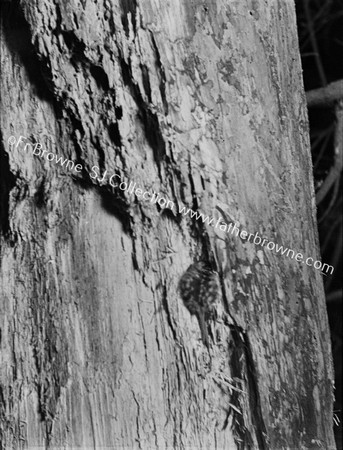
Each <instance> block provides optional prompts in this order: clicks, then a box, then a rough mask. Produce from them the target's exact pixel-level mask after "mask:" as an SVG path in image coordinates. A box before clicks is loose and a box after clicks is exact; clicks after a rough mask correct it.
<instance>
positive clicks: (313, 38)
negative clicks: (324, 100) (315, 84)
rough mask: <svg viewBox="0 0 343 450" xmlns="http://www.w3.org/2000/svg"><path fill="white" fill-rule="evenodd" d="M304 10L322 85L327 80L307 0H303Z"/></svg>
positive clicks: (324, 84)
mask: <svg viewBox="0 0 343 450" xmlns="http://www.w3.org/2000/svg"><path fill="white" fill-rule="evenodd" d="M304 11H305V17H306V21H307V24H308V31H309V34H310V40H311V44H312V48H313V50H314V52H315V55H314V58H315V60H316V65H317V69H318V73H319V78H320V80H321V83H322V85H323V86H326V85H327V80H326V76H325V72H324V69H323V64H322V60H321V57H320V54H319V48H318V44H317V39H316V33H315V31H314V27H313V20H312V16H311V11H310V7H309V0H304Z"/></svg>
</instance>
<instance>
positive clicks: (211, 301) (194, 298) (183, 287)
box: [178, 261, 222, 348]
mask: <svg viewBox="0 0 343 450" xmlns="http://www.w3.org/2000/svg"><path fill="white" fill-rule="evenodd" d="M178 289H179V293H180V296H181V298H182V300H183V303H184V305H185V306H186V308H187V309H188V311H189V312H190V313H191V314H192V315H194V316H195V317H196V318H197V320H198V323H199V327H200V331H201V337H202V341H203V343H204V344H205V345H206V347H207V348H209V336H208V328H207V322H208V321H209V320H216V318H217V308H218V306H219V305H221V304H222V300H221V297H222V290H221V285H220V280H219V275H218V273H217V272H215V271H213V270H212V269H211V268H210V266H209V264H208V263H206V262H203V261H199V262H195V263H193V264H191V265H190V266H189V267H188V269H187V270H186V272H185V273H184V274H183V275H182V277H181V278H180V281H179V285H178Z"/></svg>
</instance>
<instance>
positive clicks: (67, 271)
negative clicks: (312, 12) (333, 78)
mask: <svg viewBox="0 0 343 450" xmlns="http://www.w3.org/2000/svg"><path fill="white" fill-rule="evenodd" d="M2 12H3V13H4V14H3V21H2V27H1V65H2V86H1V89H2V100H1V101H2V105H1V108H2V117H1V133H2V135H1V229H2V234H1V275H0V277H1V278H0V280H1V290H0V293H1V375H0V384H1V437H2V445H3V448H6V449H7V448H34V447H36V446H43V445H44V446H46V448H53V447H55V448H71V447H77V448H87V447H89V448H102V447H107V448H128V449H134V448H141V449H153V448H156V449H164V448H174V449H183V448H186V447H188V448H190V447H191V448H196V449H201V448H204V449H205V448H206V449H224V448H225V449H236V448H242V449H248V448H261V449H272V450H276V449H286V448H289V449H305V448H306V449H315V448H325V449H333V448H335V446H334V440H333V434H332V425H333V419H332V380H333V374H332V366H331V356H330V343H329V332H328V324H327V317H326V310H325V303H324V294H323V287H322V279H321V274H320V272H319V271H316V270H315V269H314V268H313V267H308V266H307V265H306V264H302V263H301V262H297V261H295V260H292V259H290V258H287V257H286V256H282V255H279V254H276V253H275V252H273V251H270V250H268V249H266V248H265V247H261V246H256V245H254V244H253V243H249V242H246V240H244V239H239V238H237V237H236V236H235V235H231V234H228V233H226V232H225V231H222V230H220V228H219V226H218V227H217V228H216V229H215V228H214V227H211V226H208V224H204V223H203V222H202V220H201V219H200V220H196V218H195V217H193V218H191V216H190V215H186V216H185V215H183V214H182V213H180V212H179V209H180V208H182V207H183V206H186V207H187V208H188V207H190V208H192V209H193V210H195V211H198V212H202V213H204V214H205V215H208V216H213V217H215V218H216V219H217V218H218V217H220V213H221V212H223V213H224V214H223V215H224V216H225V217H223V219H224V220H225V221H230V220H235V221H237V222H239V227H241V228H242V229H243V228H244V229H245V230H248V231H249V232H251V233H256V232H258V233H259V234H260V235H261V236H263V237H266V238H268V239H269V240H272V241H274V242H275V243H278V244H281V243H282V244H284V245H285V246H287V247H289V248H292V249H294V250H295V252H296V253H297V252H302V253H303V254H304V255H307V256H312V257H313V258H314V259H319V257H318V250H317V249H318V240H317V231H316V220H315V208H314V191H313V185H312V171H311V162H310V152H309V140H308V123H307V114H306V108H305V97H304V92H303V86H302V79H301V67H300V59H299V52H298V43H297V35H296V24H295V11H294V5H293V2H292V1H275V0H266V1H262V0H259V1H258V0H251V1H244V2H239V1H230V2H229V1H224V0H217V1H215V2H214V1H207V0H206V1H202V0H193V1H189V0H175V1H172V2H168V1H162V0H98V1H97V0H71V1H68V2H65V1H64V0H48V1H40V0H35V1H27V0H26V1H24V0H20V1H19V0H16V1H13V0H12V1H10V2H5V3H2ZM11 136H14V138H15V140H16V142H15V144H14V143H13V142H14V141H13V142H12V141H11V139H12V138H11ZM20 136H22V138H21V141H19V140H20ZM24 138H25V139H24ZM28 142H31V143H40V144H41V146H42V149H46V150H47V152H50V153H51V154H54V155H58V156H63V157H64V158H68V159H70V160H72V161H74V162H75V164H77V163H78V164H80V166H79V167H81V168H82V170H79V171H77V170H75V169H72V168H71V167H70V166H69V167H66V166H65V165H64V166H62V165H61V163H57V162H56V160H52V161H49V160H48V159H47V152H45V154H44V155H43V156H37V155H35V154H33V147H30V146H26V147H25V144H26V143H28ZM37 148H38V149H39V146H38V147H36V151H37ZM51 158H53V157H51ZM93 166H97V167H99V170H97V169H95V171H94V170H93V171H92V167H93ZM106 170H107V173H105V171H106ZM113 174H116V177H115V178H112V181H113V180H114V179H115V180H116V181H118V180H119V176H120V177H122V181H125V182H128V183H129V182H130V181H131V182H132V183H136V187H139V188H142V191H149V192H150V193H152V192H154V191H155V192H156V193H160V198H164V199H166V200H169V201H171V202H173V204H171V203H168V205H164V204H163V201H161V202H160V203H161V205H159V204H158V202H157V203H154V202H152V201H150V200H145V199H143V198H142V197H141V196H139V192H138V193H137V192H136V195H135V194H131V193H130V192H129V190H120V189H119V188H118V187H115V188H113V187H112V186H111V185H110V176H111V175H113ZM104 175H105V176H104ZM123 186H124V185H123ZM199 259H201V260H206V261H209V262H210V263H211V264H212V266H213V267H215V268H216V269H217V270H218V272H219V274H220V277H221V281H222V284H223V286H222V287H223V291H224V295H223V298H224V307H225V313H224V314H223V320H221V321H218V323H216V324H214V323H212V324H211V325H210V328H212V334H211V339H210V349H209V350H207V349H206V347H205V346H204V345H203V343H202V341H201V340H200V331H199V327H198V324H197V321H196V320H195V319H194V318H192V317H191V316H190V314H189V313H188V311H187V309H186V308H185V307H184V305H183V304H182V301H181V300H180V298H179V295H178V292H177V284H178V280H179V279H180V277H181V275H182V274H183V273H184V272H185V270H186V269H187V267H188V265H189V264H191V263H192V262H193V261H195V260H199ZM213 329H215V331H213ZM209 331H211V329H210V330H209Z"/></svg>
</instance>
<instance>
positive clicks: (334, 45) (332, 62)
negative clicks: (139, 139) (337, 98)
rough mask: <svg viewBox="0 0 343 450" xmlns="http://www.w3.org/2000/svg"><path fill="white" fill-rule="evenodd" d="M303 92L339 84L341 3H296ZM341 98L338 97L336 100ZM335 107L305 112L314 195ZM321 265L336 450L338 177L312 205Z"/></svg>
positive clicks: (330, 144) (342, 75)
mask: <svg viewBox="0 0 343 450" xmlns="http://www.w3.org/2000/svg"><path fill="white" fill-rule="evenodd" d="M296 8H297V20H298V33H299V43H300V52H301V59H302V66H303V77H304V85H305V90H306V91H309V90H312V89H318V88H321V87H324V86H327V85H328V84H330V83H332V82H334V81H337V80H342V79H343V0H324V1H323V0H296ZM342 97H343V93H342V92H341V98H342ZM335 107H336V105H328V106H326V107H311V108H309V119H310V134H311V149H312V161H313V172H314V180H315V188H316V192H318V190H319V189H320V187H321V185H322V184H323V182H324V180H325V179H326V177H327V175H328V173H329V171H330V168H331V167H332V166H333V164H334V136H335V131H336V114H335ZM317 218H318V229H319V238H320V246H321V256H322V261H323V262H325V263H327V264H330V265H332V266H334V268H335V270H334V273H333V274H332V275H328V276H326V277H324V278H325V279H324V286H325V293H326V301H327V308H328V314H329V322H330V329H331V340H332V349H333V357H334V367H335V378H336V391H335V406H334V413H335V416H334V424H335V425H334V430H335V437H336V443H337V449H339V450H341V449H342V350H343V349H342V313H343V310H342V172H340V174H339V175H338V176H337V178H336V180H335V183H334V184H333V186H332V188H331V189H330V191H329V192H328V194H327V195H326V197H325V198H324V199H323V201H322V202H320V203H319V204H318V205H317Z"/></svg>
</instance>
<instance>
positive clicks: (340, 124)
mask: <svg viewBox="0 0 343 450" xmlns="http://www.w3.org/2000/svg"><path fill="white" fill-rule="evenodd" d="M336 119H337V123H336V130H335V143H334V152H335V156H334V164H333V166H332V167H331V169H330V172H329V174H328V176H327V177H326V179H325V181H324V183H323V184H322V186H321V187H320V189H319V191H318V192H317V195H316V202H317V205H319V204H320V203H321V202H322V201H323V200H324V198H325V197H326V195H327V193H328V192H329V191H330V189H331V187H332V185H333V184H334V183H335V181H336V179H337V178H338V177H339V176H340V174H341V171H342V168H343V100H342V101H340V102H339V103H338V104H337V106H336Z"/></svg>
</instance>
